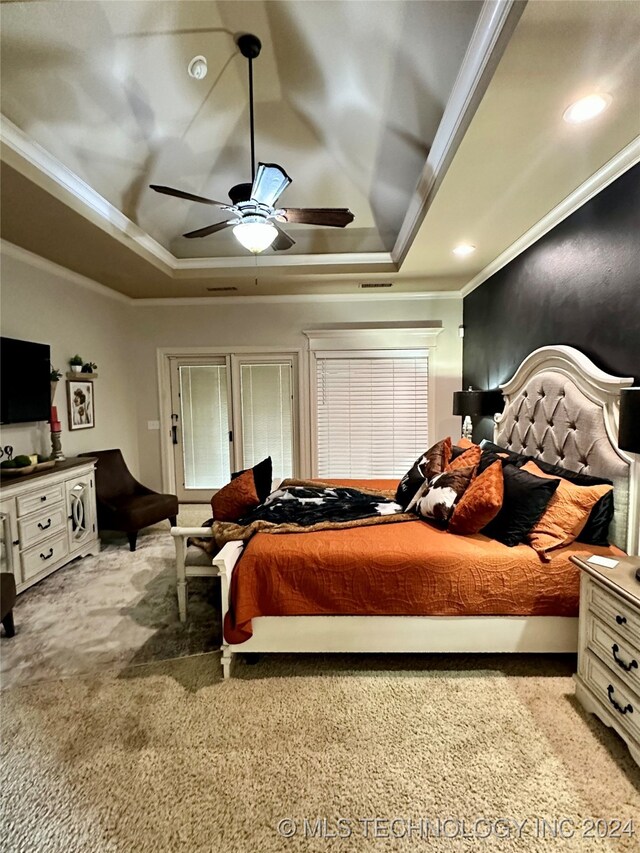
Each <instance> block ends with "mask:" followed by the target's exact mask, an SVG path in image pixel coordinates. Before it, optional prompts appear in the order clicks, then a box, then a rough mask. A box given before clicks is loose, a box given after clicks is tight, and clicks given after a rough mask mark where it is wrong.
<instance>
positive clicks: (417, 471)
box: [396, 436, 451, 509]
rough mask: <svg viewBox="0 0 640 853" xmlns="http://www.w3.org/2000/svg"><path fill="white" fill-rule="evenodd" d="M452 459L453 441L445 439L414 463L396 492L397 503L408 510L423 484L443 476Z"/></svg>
mask: <svg viewBox="0 0 640 853" xmlns="http://www.w3.org/2000/svg"><path fill="white" fill-rule="evenodd" d="M450 457H451V439H450V438H449V437H448V436H447V438H443V439H442V440H441V441H438V442H437V443H436V444H434V445H433V446H432V447H430V448H429V450H427V451H426V452H425V453H423V454H422V456H419V457H418V459H416V461H415V462H414V463H413V465H412V466H411V468H410V469H409V470H408V471H407V473H406V474H405V475H404V477H403V478H402V480H400V483H399V484H398V489H397V491H396V502H397V503H399V504H400V506H401V507H402V508H403V509H407V508H408V505H409V503H410V502H411V500H412V498H413V497H414V496H415V494H416V492H417V491H418V489H419V488H420V487H421V486H422V485H423V483H424V482H425V480H426V481H428V480H430V479H431V478H432V477H435V476H436V474H441V473H442V471H444V469H445V466H446V465H447V463H448V462H449V459H450Z"/></svg>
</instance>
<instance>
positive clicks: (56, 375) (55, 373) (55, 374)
mask: <svg viewBox="0 0 640 853" xmlns="http://www.w3.org/2000/svg"><path fill="white" fill-rule="evenodd" d="M50 367H51V371H50V372H49V380H50V381H51V405H52V406H53V398H54V397H55V396H56V391H57V389H58V382H59V381H60V379H61V378H62V373H60V371H59V370H56V368H55V367H54V366H53V365H52V364H51V365H50Z"/></svg>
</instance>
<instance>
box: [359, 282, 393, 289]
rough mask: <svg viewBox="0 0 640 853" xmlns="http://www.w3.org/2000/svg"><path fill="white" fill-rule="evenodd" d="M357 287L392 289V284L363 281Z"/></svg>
mask: <svg viewBox="0 0 640 853" xmlns="http://www.w3.org/2000/svg"><path fill="white" fill-rule="evenodd" d="M359 287H362V288H365V287H393V283H392V282H390V281H365V282H363V283H362V284H361V285H359Z"/></svg>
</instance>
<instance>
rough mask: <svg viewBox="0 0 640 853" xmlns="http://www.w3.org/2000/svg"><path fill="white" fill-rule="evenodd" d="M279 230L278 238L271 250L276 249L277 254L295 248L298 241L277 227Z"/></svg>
mask: <svg viewBox="0 0 640 853" xmlns="http://www.w3.org/2000/svg"><path fill="white" fill-rule="evenodd" d="M276 228H277V229H278V236H277V237H276V239H275V240H274V241H273V243H272V244H271V248H272V249H275V251H276V252H283V251H284V250H285V249H290V248H291V247H292V246H295V244H296V241H295V240H294V239H293V237H290V236H289V235H288V234H287V232H286V231H283V230H282V228H280V227H279V226H278V225H276Z"/></svg>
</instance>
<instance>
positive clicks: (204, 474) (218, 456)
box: [180, 364, 231, 489]
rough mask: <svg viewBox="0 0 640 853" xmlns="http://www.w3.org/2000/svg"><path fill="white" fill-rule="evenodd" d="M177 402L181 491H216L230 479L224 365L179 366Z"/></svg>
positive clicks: (225, 371)
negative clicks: (182, 484) (181, 465)
mask: <svg viewBox="0 0 640 853" xmlns="http://www.w3.org/2000/svg"><path fill="white" fill-rule="evenodd" d="M180 400H181V408H182V448H183V453H184V485H185V488H186V489H208V488H211V489H219V488H220V487H221V486H224V484H225V483H228V482H229V479H230V477H231V473H230V466H229V411H228V405H227V368H226V365H224V364H195V365H189V366H185V365H182V366H181V367H180Z"/></svg>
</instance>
